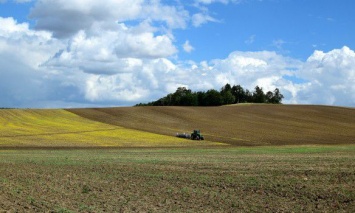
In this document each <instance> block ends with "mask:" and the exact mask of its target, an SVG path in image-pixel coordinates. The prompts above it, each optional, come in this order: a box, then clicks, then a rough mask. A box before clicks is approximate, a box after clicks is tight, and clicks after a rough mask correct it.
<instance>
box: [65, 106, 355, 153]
mask: <svg viewBox="0 0 355 213" xmlns="http://www.w3.org/2000/svg"><path fill="white" fill-rule="evenodd" d="M69 111H70V112H73V113H75V114H77V115H79V116H82V117H84V118H87V119H90V120H94V121H98V122H102V123H107V124H110V125H117V126H122V127H125V128H130V129H137V130H141V131H147V132H153V133H157V134H163V135H167V136H171V135H174V134H175V133H176V132H190V131H191V130H193V129H196V128H198V129H201V131H202V133H203V134H204V135H205V136H206V137H205V138H207V139H208V140H211V141H215V142H224V143H228V144H231V145H242V146H254V145H300V144H355V131H354V129H355V109H354V108H342V107H329V106H303V105H270V104H266V105H257V104H251V105H243V104H240V105H231V106H221V107H127V108H105V109H71V110H69Z"/></svg>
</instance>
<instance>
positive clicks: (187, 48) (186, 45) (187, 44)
mask: <svg viewBox="0 0 355 213" xmlns="http://www.w3.org/2000/svg"><path fill="white" fill-rule="evenodd" d="M183 48H184V50H185V52H187V53H190V52H192V51H193V50H194V49H195V48H194V47H193V46H191V44H190V42H189V41H188V40H187V41H185V43H184V45H183Z"/></svg>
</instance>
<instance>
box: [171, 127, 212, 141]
mask: <svg viewBox="0 0 355 213" xmlns="http://www.w3.org/2000/svg"><path fill="white" fill-rule="evenodd" d="M176 137H179V138H187V139H191V140H204V139H205V138H204V137H203V135H201V132H200V130H198V129H195V130H194V131H193V132H192V133H191V134H187V133H176Z"/></svg>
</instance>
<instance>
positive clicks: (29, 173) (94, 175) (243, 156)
mask: <svg viewBox="0 0 355 213" xmlns="http://www.w3.org/2000/svg"><path fill="white" fill-rule="evenodd" d="M354 187H355V146H350V145H348V146H322V147H321V146H297V147H293V146H284V147H260V148H228V149H227V148H213V149H98V150H56V151H54V150H0V190H1V192H2V193H1V194H0V212H2V211H14V212H15V211H17V212H44V211H52V212H71V211H73V212H103V211H106V212H142V211H144V212H201V211H206V212H250V211H263V212H264V211H265V212H302V211H305V212H342V211H344V212H354V211H355V191H354V190H353V189H354Z"/></svg>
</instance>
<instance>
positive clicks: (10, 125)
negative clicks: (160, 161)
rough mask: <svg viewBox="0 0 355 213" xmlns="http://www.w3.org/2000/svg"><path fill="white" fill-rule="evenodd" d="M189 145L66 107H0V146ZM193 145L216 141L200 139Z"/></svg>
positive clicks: (183, 141) (182, 141) (177, 139)
mask: <svg viewBox="0 0 355 213" xmlns="http://www.w3.org/2000/svg"><path fill="white" fill-rule="evenodd" d="M84 111H85V110H83V112H84ZM191 145H192V144H191V143H187V142H186V141H185V140H180V139H179V138H175V137H168V136H165V135H160V134H154V133H149V132H142V131H138V130H134V129H127V128H124V127H121V126H117V125H110V124H107V123H102V122H98V121H94V120H90V119H86V118H83V117H80V116H77V115H75V114H73V113H70V112H68V111H66V110H60V109H55V110H43V109H42V110H31V109H25V110H22V109H2V110H0V147H3V148H4V147H8V148H9V147H16V148H17V147H66V148H68V147H166V146H169V147H170V146H175V147H176V146H178V147H181V146H191ZM195 145H202V146H203V145H207V146H208V145H216V144H215V143H211V142H207V143H206V142H204V143H202V142H200V143H197V144H195Z"/></svg>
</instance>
